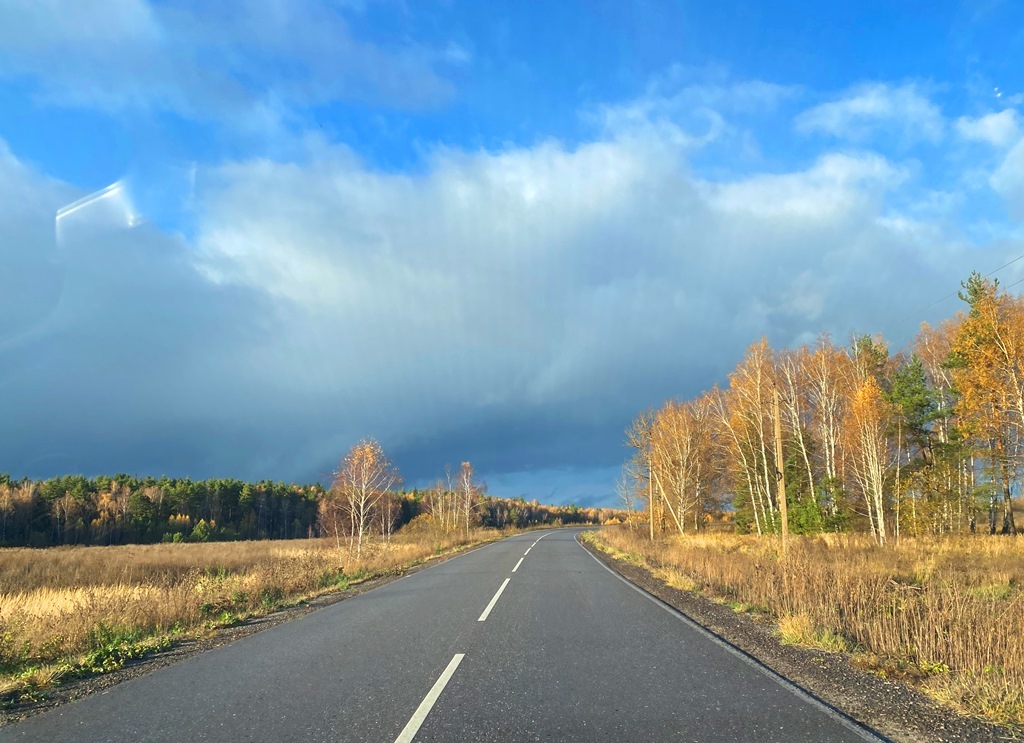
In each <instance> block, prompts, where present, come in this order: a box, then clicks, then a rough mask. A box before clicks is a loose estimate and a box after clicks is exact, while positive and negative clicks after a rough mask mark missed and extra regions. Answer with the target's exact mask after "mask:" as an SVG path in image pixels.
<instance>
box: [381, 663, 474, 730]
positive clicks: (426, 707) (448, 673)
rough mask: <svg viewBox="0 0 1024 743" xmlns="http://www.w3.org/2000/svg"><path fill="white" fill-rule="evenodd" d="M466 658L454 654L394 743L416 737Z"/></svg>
mask: <svg viewBox="0 0 1024 743" xmlns="http://www.w3.org/2000/svg"><path fill="white" fill-rule="evenodd" d="M465 657H466V654H465V653H456V654H455V657H454V658H452V660H451V662H450V663H449V664H448V667H447V668H445V669H444V671H443V672H442V673H441V675H440V676H439V677H438V679H437V681H435V682H434V685H433V686H431V687H430V691H428V692H427V695H426V696H425V697H423V701H422V702H420V706H419V707H417V708H416V711H415V712H413V713H412V717H410V718H409V722H407V723H405V727H404V728H402V732H400V733H399V734H398V737H397V738H395V743H412V739H413V738H415V737H416V733H418V732H419V729H420V726H421V725H422V724H423V722H424V720H426V719H427V715H429V714H430V710H431V709H432V708H433V706H434V704H435V702H437V698H438V697H439V696H441V692H442V691H444V687H446V686H447V685H448V682H449V681H451V678H452V676H454V675H455V669H456V668H458V667H459V663H461V662H462V659H463V658H465Z"/></svg>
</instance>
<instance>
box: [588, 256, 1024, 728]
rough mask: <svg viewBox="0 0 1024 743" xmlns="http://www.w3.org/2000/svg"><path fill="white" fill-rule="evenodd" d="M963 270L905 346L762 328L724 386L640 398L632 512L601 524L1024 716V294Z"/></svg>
mask: <svg viewBox="0 0 1024 743" xmlns="http://www.w3.org/2000/svg"><path fill="white" fill-rule="evenodd" d="M962 286H963V291H962V292H960V295H959V296H960V299H961V300H963V302H964V311H962V312H960V313H958V314H957V315H955V316H954V317H952V318H950V319H949V320H947V321H945V322H943V323H942V324H940V325H939V326H937V327H930V326H928V325H922V327H921V330H920V333H919V334H918V335H917V337H916V339H915V340H914V341H913V342H912V343H911V344H910V348H909V350H908V351H907V352H900V353H897V354H890V351H889V346H888V344H887V343H886V342H885V340H884V339H883V338H881V337H869V336H864V335H861V336H854V337H853V338H852V340H851V342H850V343H849V345H847V346H841V345H837V344H835V343H833V342H832V340H831V339H830V338H828V337H826V336H823V337H821V338H819V339H818V341H817V342H816V343H815V344H813V345H809V346H801V347H799V348H785V349H775V348H772V347H771V346H770V345H769V343H768V341H767V340H766V339H762V340H761V341H759V342H758V343H755V344H754V345H752V346H751V347H750V348H749V349H748V350H747V352H746V354H745V355H744V357H743V359H742V360H741V361H740V362H739V364H738V365H737V366H736V368H735V369H734V370H733V372H732V373H731V374H729V376H728V380H727V384H725V386H723V387H718V386H715V387H714V388H712V389H711V390H708V391H705V392H703V393H701V394H699V395H697V396H696V397H694V398H691V399H688V400H670V401H667V402H666V403H664V404H663V405H662V406H661V407H660V408H658V409H657V410H652V411H646V412H643V413H641V414H640V415H639V416H637V418H636V420H635V421H634V422H633V424H632V425H631V426H630V428H629V429H628V431H627V441H628V443H629V445H630V446H631V447H632V448H633V456H632V458H631V459H630V460H629V461H628V462H627V463H626V465H625V467H624V469H623V477H622V479H621V481H620V483H619V492H620V496H621V499H622V501H623V504H624V505H625V506H626V508H627V509H629V510H630V513H631V514H632V516H631V518H630V521H631V523H632V526H633V528H632V529H622V530H617V531H616V530H608V529H605V530H603V531H602V532H601V535H600V537H599V540H598V541H599V542H600V543H601V544H602V545H603V547H604V548H605V549H607V550H611V551H613V552H614V554H616V555H617V556H619V557H623V558H624V559H628V560H633V561H639V563H641V564H643V565H645V566H647V567H649V568H650V569H651V570H653V571H654V572H655V573H656V574H657V575H659V576H660V577H661V578H663V579H664V580H665V581H666V582H667V583H669V584H670V585H672V586H674V587H677V588H681V589H685V590H695V591H699V592H701V593H704V594H706V595H707V596H709V597H711V598H714V599H716V600H720V601H725V602H728V603H730V604H731V605H733V606H734V607H736V608H737V609H738V610H742V611H747V612H751V613H753V614H755V615H758V616H763V617H765V618H768V619H770V620H771V621H773V622H775V623H777V626H778V629H779V632H780V635H781V638H782V639H783V641H786V642H792V643H797V644H801V645H808V646H812V647H818V648H822V649H825V650H835V651H848V652H853V653H854V657H855V659H856V662H857V663H858V664H860V665H862V666H863V667H865V668H868V669H870V670H872V671H874V672H876V673H880V674H884V675H886V676H888V677H898V678H903V679H908V680H911V681H914V682H915V683H919V684H920V685H922V686H923V687H924V688H925V689H927V690H928V691H929V692H930V693H931V694H933V695H934V696H935V697H937V698H939V699H941V700H943V701H945V702H947V703H948V704H950V705H952V706H954V707H955V708H957V709H959V710H961V711H962V712H966V713H968V714H972V715H979V716H982V717H986V718H988V719H992V720H997V721H1001V722H1013V723H1018V724H1020V723H1024V653H1022V652H1021V648H1022V647H1024V645H1022V638H1024V595H1022V593H1024V589H1022V586H1024V543H1022V542H1021V541H1020V539H1019V537H1018V536H1017V534H1018V524H1019V523H1020V518H1021V514H1020V504H1019V501H1018V500H1017V499H1016V498H1015V495H1016V494H1018V493H1019V492H1020V488H1021V486H1022V485H1024V483H1022V479H1021V476H1022V471H1024V467H1022V465H1024V301H1022V299H1021V297H1019V296H1017V295H1013V294H1009V293H1007V292H1006V291H1005V290H1004V289H1002V288H1001V287H1000V286H999V284H998V282H997V281H994V280H989V279H986V278H985V277H982V276H979V275H978V274H977V273H975V274H972V275H971V276H970V277H969V278H968V279H967V280H966V281H964V282H963V285H962ZM783 534H789V538H788V540H784V539H782V540H780V539H779V538H778V535H783ZM783 544H788V548H786V550H787V551H788V555H787V554H784V548H783V547H782V545H783Z"/></svg>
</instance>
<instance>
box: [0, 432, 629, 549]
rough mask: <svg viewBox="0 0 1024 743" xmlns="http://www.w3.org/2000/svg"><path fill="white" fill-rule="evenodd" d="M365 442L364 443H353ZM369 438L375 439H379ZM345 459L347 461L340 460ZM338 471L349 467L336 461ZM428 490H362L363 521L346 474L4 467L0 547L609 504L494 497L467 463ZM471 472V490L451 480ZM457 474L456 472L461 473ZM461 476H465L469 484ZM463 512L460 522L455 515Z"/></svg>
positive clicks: (281, 531) (341, 527)
mask: <svg viewBox="0 0 1024 743" xmlns="http://www.w3.org/2000/svg"><path fill="white" fill-rule="evenodd" d="M364 445H369V443H368V442H363V443H361V444H359V445H357V446H356V447H353V451H355V450H359V449H360V447H363V446H364ZM373 445H375V446H376V447H378V448H379V445H378V444H376V442H373ZM342 464H344V460H342ZM339 471H343V468H340V469H339ZM454 472H455V474H453V469H452V468H450V467H449V468H446V473H447V475H446V477H444V478H441V479H439V480H438V483H437V484H435V485H434V486H433V487H430V488H426V489H412V490H402V489H399V488H398V487H397V485H398V480H397V479H396V480H395V481H394V483H392V484H393V485H394V486H395V489H393V490H392V489H391V488H383V489H380V488H378V489H375V490H372V491H365V495H366V499H365V500H364V501H362V502H361V503H360V502H357V503H356V505H357V508H358V507H359V506H361V507H362V511H361V513H359V514H358V515H359V516H360V519H361V520H353V519H352V518H351V516H352V515H353V514H352V513H351V512H349V511H347V510H346V508H347V505H346V504H347V503H348V501H346V500H345V498H344V495H343V492H345V491H344V482H343V480H341V479H339V478H338V477H337V476H336V478H335V481H334V482H333V483H332V487H328V488H325V487H324V486H323V485H321V484H319V483H315V484H312V485H295V484H284V483H281V482H271V481H268V480H265V481H261V482H244V481H242V480H236V479H210V480H191V479H188V478H168V477H161V478H159V479H157V478H153V477H142V478H140V477H134V476H129V475H115V476H113V477H107V476H99V477H84V476H82V475H67V476H62V477H54V478H50V479H48V480H39V481H33V480H28V479H22V480H20V481H19V480H12V479H11V477H10V476H9V475H4V474H0V546H6V547H15V546H28V547H50V546H57V545H66V544H81V545H115V544H147V543H154V542H206V541H232V540H245V539H300V538H302V539H305V538H309V537H319V536H335V537H338V536H339V535H341V536H343V537H344V538H346V539H347V538H348V536H349V535H350V534H354V532H353V531H352V530H353V529H355V530H358V527H359V524H360V523H361V524H362V526H363V529H364V533H365V532H366V531H367V530H372V531H373V532H374V533H381V534H385V535H387V534H390V533H392V532H394V531H396V530H398V529H399V528H401V527H402V526H404V525H406V524H408V523H409V522H410V521H412V520H413V519H416V518H417V517H425V519H426V520H427V521H430V522H432V523H436V524H437V525H438V528H439V529H440V530H441V531H444V532H450V531H452V530H453V527H456V526H457V527H461V528H468V527H475V526H483V527H492V528H504V527H506V526H511V527H528V526H538V525H545V524H556V523H557V524H575V523H602V522H603V521H604V520H607V519H608V518H611V517H614V511H613V510H612V509H593V508H591V509H586V508H579V507H577V506H575V505H567V506H548V505H542V504H540V503H538V502H537V501H535V500H534V501H526V500H524V499H522V498H518V499H508V498H496V497H491V496H488V495H487V493H486V487H485V486H484V485H483V484H482V483H479V482H477V480H476V478H475V477H474V476H473V474H472V467H471V466H469V464H468V463H465V464H464V465H463V466H462V467H461V468H459V469H458V470H455V471H454ZM467 472H468V476H469V479H468V481H465V482H468V483H469V486H470V488H471V489H470V490H469V491H466V490H465V489H464V490H463V491H462V492H463V495H462V498H461V500H460V499H459V498H457V497H456V494H455V489H456V487H457V486H458V482H457V481H458V479H459V477H464V476H465V475H466V473H467ZM456 475H457V476H458V477H457V476H456ZM465 482H464V485H465ZM456 517H458V519H459V520H458V522H457V523H456V521H455V519H456Z"/></svg>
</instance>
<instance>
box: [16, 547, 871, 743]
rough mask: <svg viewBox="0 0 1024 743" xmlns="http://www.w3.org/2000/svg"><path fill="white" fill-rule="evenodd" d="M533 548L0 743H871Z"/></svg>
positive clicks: (596, 572)
mask: <svg viewBox="0 0 1024 743" xmlns="http://www.w3.org/2000/svg"><path fill="white" fill-rule="evenodd" d="M578 533H579V531H578V530H558V531H543V532H532V533H527V534H521V535H518V536H515V537H512V538H509V539H506V540H504V541H501V542H496V543H493V544H489V545H487V546H485V547H482V548H480V549H478V550H475V551H473V552H469V553H467V554H465V555H462V556H459V557H457V558H454V559H452V560H449V561H447V562H444V563H442V564H439V565H437V566H434V567H432V568H429V569H427V570H423V571H420V572H417V573H414V574H412V575H410V576H407V577H405V578H402V579H400V580H397V581H394V582H392V583H389V584H387V585H384V586H381V587H380V588H377V589H374V590H372V591H368V592H366V593H364V594H361V595H358V596H355V597H353V598H350V599H347V600H345V601H341V602H339V603H337V604H333V605H331V606H328V607H326V608H324V609H321V610H319V611H316V612H313V613H311V614H309V615H306V616H304V617H302V618H300V619H296V620H294V621H291V622H287V623H285V624H282V625H279V626H277V627H274V628H271V629H268V630H266V631H263V632H260V633H257V634H255V635H252V636H249V637H246V638H244V639H241V640H238V641H237V642H234V643H232V644H230V645H226V646H224V647H220V648H217V649H214V650H210V651H208V652H206V653H202V654H200V655H196V656H193V657H191V658H188V659H186V660H183V661H182V662H180V663H178V664H176V665H173V666H170V667H167V668H163V669H160V670H157V671H154V672H153V673H150V674H148V675H145V676H141V677H138V678H135V679H132V680H129V681H126V682H124V683H122V684H119V685H117V686H115V687H113V688H111V689H109V690H108V691H105V692H103V693H98V694H94V695H92V696H89V697H86V698H84V699H81V700H79V701H77V702H73V703H71V704H67V705H64V706H61V707H57V708H55V709H53V710H51V711H49V712H47V713H45V714H41V715H38V716H36V717H32V718H29V719H27V720H25V721H23V722H20V723H17V724H14V725H8V726H7V727H4V728H0V741H3V742H6V741H40V742H42V741H46V742H47V743H49V742H50V741H89V742H90V743H93V742H95V743H99V742H100V741H125V742H127V741H132V742H135V741H174V743H180V742H181V741H268V742H269V741H274V742H275V743H277V742H279V741H324V742H325V743H326V742H328V741H329V742H330V743H337V742H338V741H384V742H386V743H391V741H410V740H416V741H446V742H451V743H462V742H463V741H473V742H476V741H561V740H565V741H568V740H573V741H576V740H584V741H632V740H637V741H661V740H665V741H669V740H671V741H676V740H678V741H734V740H747V741H759V742H767V741H863V740H877V739H876V738H874V737H873V736H872V734H871V733H869V732H867V731H866V730H864V729H861V728H858V727H857V726H856V725H854V724H853V723H851V722H850V721H848V720H846V719H845V718H843V717H842V716H840V715H838V714H837V713H835V712H834V711H832V710H830V709H828V708H827V707H825V706H824V705H821V704H820V703H817V702H816V701H815V700H813V699H811V698H810V697H808V696H807V695H806V694H803V693H802V692H800V691H799V690H798V689H796V688H795V687H793V686H791V685H789V684H788V683H786V682H785V681H782V680H781V679H779V678H778V677H776V676H774V674H772V673H771V672H768V671H767V670H766V669H764V668H762V667H760V666H758V665H757V664H756V663H754V662H752V661H750V660H749V659H747V658H746V657H744V656H741V655H740V654H738V653H736V652H735V651H733V650H731V649H730V648H729V647H728V646H726V645H724V644H723V643H721V642H720V641H717V639H716V638H713V637H711V636H709V635H708V634H707V633H705V632H703V631H702V630H700V629H697V628H695V627H694V626H692V625H691V624H690V623H688V622H687V621H686V620H684V619H682V618H681V617H680V616H679V615H678V614H676V613H675V612H674V611H672V610H670V609H668V608H667V607H665V606H664V605H663V604H661V603H659V602H657V601H655V600H653V599H651V598H650V597H649V596H648V595H647V594H645V593H643V592H641V591H640V590H639V589H637V588H635V587H634V586H632V585H631V584H629V583H627V582H626V581H624V580H623V579H621V578H619V577H618V576H617V575H615V574H614V573H612V572H611V571H610V570H608V569H607V568H606V567H605V566H604V565H603V564H601V563H600V562H598V561H597V560H596V559H595V558H594V557H592V556H591V555H590V554H589V553H588V552H586V551H585V550H584V549H583V548H582V547H581V546H580V545H579V544H578V543H577V541H576V536H577V535H578Z"/></svg>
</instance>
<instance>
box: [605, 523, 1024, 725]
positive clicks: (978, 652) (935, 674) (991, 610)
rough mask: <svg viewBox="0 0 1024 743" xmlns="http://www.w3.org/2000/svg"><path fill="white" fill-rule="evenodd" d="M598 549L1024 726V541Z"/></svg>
mask: <svg viewBox="0 0 1024 743" xmlns="http://www.w3.org/2000/svg"><path fill="white" fill-rule="evenodd" d="M596 541H597V543H598V545H599V546H600V547H602V548H603V549H605V550H606V551H609V552H611V553H612V554H613V555H614V556H616V557H619V558H620V559H625V560H629V561H632V562H634V563H636V564H641V565H645V566H646V567H648V568H650V569H652V570H653V571H654V572H655V574H656V575H657V576H658V577H660V578H661V579H663V580H665V581H666V582H667V583H668V584H669V585H672V586H674V587H676V588H681V589H684V590H693V591H698V592H700V593H702V594H704V595H706V596H708V597H709V598H712V599H714V600H717V601H719V602H722V603H728V604H730V605H731V606H733V608H734V609H735V610H736V611H746V612H751V613H754V614H758V615H761V616H762V617H763V618H767V619H769V620H771V621H773V622H775V623H777V626H778V629H779V635H780V637H781V639H782V641H783V642H790V643H795V644H800V645H807V646H811V647H818V648H822V649H825V650H833V651H842V652H849V653H852V658H853V662H854V663H855V664H857V665H859V666H860V667H862V668H865V669H867V670H870V671H872V672H875V673H879V674H882V675H885V676H887V677H895V678H903V679H906V680H908V681H911V682H913V683H915V684H918V685H920V686H921V687H922V688H924V689H925V690H926V691H927V692H928V693H930V694H931V695H933V696H934V697H936V698H938V699H939V700H940V701H942V702H944V703H946V704H948V705H951V706H953V707H954V708H956V709H958V710H959V711H961V712H963V713H966V714H971V715H976V716H980V717H983V718H986V719H990V720H992V721H996V722H1002V723H1012V724H1024V540H1021V539H1013V538H990V537H974V538H967V537H962V538H955V539H946V540H939V541H936V540H903V541H902V542H901V543H900V544H899V545H897V546H891V547H884V548H882V547H877V546H875V545H874V544H873V542H872V541H871V540H870V539H869V538H868V537H865V536H848V535H825V536H819V537H797V538H791V543H790V548H789V553H788V556H787V557H786V558H785V559H783V556H782V554H781V552H780V549H779V541H778V540H774V539H758V538H756V537H744V536H737V535H725V534H715V535H708V536H690V537H666V538H661V539H659V540H657V541H655V542H651V541H650V540H649V539H647V538H646V536H645V535H644V534H642V533H641V532H639V531H636V532H633V531H630V530H629V529H628V528H625V527H613V528H605V529H602V530H601V531H600V533H599V534H597V535H596Z"/></svg>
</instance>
